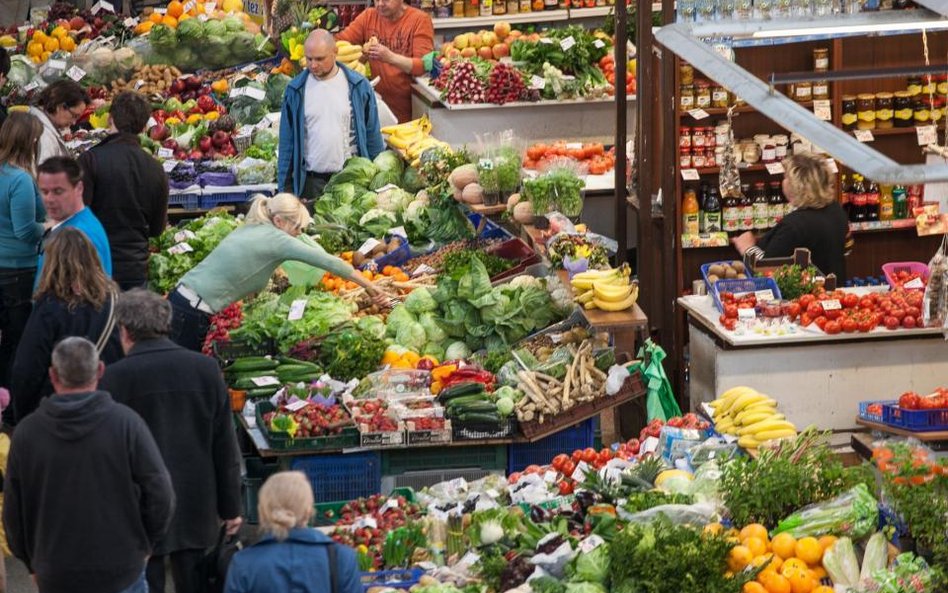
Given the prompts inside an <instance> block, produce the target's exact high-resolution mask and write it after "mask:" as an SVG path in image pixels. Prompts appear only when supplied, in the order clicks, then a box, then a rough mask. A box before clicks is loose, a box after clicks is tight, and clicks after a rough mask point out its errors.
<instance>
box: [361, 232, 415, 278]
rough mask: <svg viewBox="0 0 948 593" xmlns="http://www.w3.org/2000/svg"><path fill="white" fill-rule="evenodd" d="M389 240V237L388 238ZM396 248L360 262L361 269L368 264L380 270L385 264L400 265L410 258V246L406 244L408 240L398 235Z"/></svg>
mask: <svg viewBox="0 0 948 593" xmlns="http://www.w3.org/2000/svg"><path fill="white" fill-rule="evenodd" d="M389 240H391V238H389ZM398 243H399V245H398V249H396V250H395V251H392V252H390V253H386V254H385V255H380V256H379V257H377V258H375V259H369V260H366V262H365V263H364V264H362V269H363V270H364V269H366V268H368V267H370V266H375V268H376V269H378V270H381V269H382V268H384V267H385V266H400V265H402V264H403V263H405V262H407V261H408V260H409V259H411V246H410V245H409V244H408V241H406V240H405V239H403V238H401V237H399V238H398Z"/></svg>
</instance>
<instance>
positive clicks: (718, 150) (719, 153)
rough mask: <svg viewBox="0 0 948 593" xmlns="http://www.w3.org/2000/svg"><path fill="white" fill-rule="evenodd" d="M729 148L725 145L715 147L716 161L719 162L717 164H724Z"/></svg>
mask: <svg viewBox="0 0 948 593" xmlns="http://www.w3.org/2000/svg"><path fill="white" fill-rule="evenodd" d="M725 150H727V149H726V148H725V147H723V146H715V147H714V162H715V163H717V165H716V166H718V167H720V166H721V165H723V164H724V151H725Z"/></svg>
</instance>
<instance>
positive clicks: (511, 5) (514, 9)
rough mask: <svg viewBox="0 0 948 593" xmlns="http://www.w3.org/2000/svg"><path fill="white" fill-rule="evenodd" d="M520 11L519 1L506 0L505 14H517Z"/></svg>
mask: <svg viewBox="0 0 948 593" xmlns="http://www.w3.org/2000/svg"><path fill="white" fill-rule="evenodd" d="M518 12H520V2H519V1H518V0H507V14H517V13H518Z"/></svg>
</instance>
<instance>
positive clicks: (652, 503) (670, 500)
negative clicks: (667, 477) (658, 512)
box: [622, 490, 695, 513]
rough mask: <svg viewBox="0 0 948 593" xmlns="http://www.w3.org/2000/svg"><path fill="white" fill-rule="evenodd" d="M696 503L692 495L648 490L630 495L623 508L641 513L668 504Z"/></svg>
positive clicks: (630, 511)
mask: <svg viewBox="0 0 948 593" xmlns="http://www.w3.org/2000/svg"><path fill="white" fill-rule="evenodd" d="M694 501H695V497H694V496H691V495H690V494H678V493H671V494H668V493H665V492H662V491H661V490H646V491H644V492H632V493H631V494H629V495H628V498H626V502H625V504H623V505H622V508H623V510H625V511H628V512H629V513H640V512H642V511H647V510H649V509H653V508H655V507H660V506H662V505H666V504H694Z"/></svg>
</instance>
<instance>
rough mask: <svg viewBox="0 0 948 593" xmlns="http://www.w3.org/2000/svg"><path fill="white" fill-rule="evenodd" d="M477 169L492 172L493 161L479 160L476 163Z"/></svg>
mask: <svg viewBox="0 0 948 593" xmlns="http://www.w3.org/2000/svg"><path fill="white" fill-rule="evenodd" d="M477 168H478V169H483V170H485V171H493V170H494V161H492V160H490V159H481V160H480V161H478V163H477Z"/></svg>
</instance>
